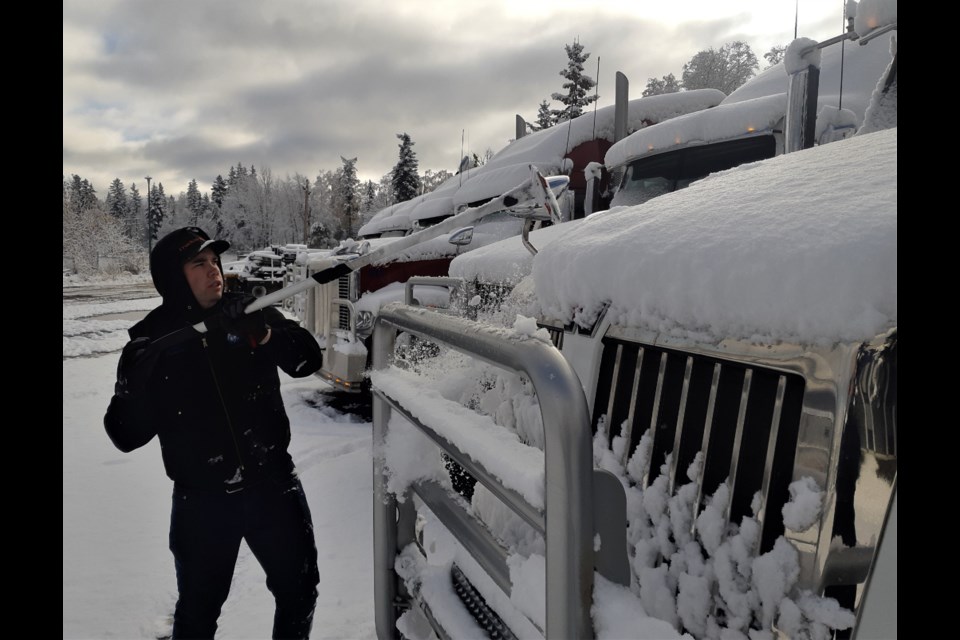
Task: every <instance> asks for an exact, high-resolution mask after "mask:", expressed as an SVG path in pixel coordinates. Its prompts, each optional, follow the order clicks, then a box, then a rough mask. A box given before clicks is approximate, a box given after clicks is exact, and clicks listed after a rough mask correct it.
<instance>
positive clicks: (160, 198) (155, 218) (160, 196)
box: [147, 182, 167, 240]
mask: <svg viewBox="0 0 960 640" xmlns="http://www.w3.org/2000/svg"><path fill="white" fill-rule="evenodd" d="M166 207H167V196H166V195H165V194H164V193H163V184H162V183H159V182H158V183H157V184H155V185H153V187H151V189H150V194H149V196H148V197H147V227H148V229H149V230H150V238H151V239H152V240H157V239H158V238H159V237H160V235H159V234H160V228H161V227H162V226H163V219H164V217H165V215H166Z"/></svg>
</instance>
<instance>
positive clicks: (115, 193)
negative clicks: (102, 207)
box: [106, 178, 127, 220]
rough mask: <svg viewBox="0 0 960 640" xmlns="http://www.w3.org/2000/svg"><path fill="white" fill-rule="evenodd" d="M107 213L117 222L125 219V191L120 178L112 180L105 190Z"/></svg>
mask: <svg viewBox="0 0 960 640" xmlns="http://www.w3.org/2000/svg"><path fill="white" fill-rule="evenodd" d="M106 205H107V211H108V212H109V213H110V215H112V216H113V217H114V218H116V219H117V220H125V219H126V217H127V190H126V189H125V188H124V186H123V183H122V182H120V178H114V179H113V182H111V183H110V187H109V188H108V189H107V202H106Z"/></svg>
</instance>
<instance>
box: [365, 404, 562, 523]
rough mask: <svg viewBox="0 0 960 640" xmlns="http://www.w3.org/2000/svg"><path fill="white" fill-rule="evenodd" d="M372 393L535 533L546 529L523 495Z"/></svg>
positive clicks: (535, 510)
mask: <svg viewBox="0 0 960 640" xmlns="http://www.w3.org/2000/svg"><path fill="white" fill-rule="evenodd" d="M373 393H374V395H376V396H377V397H379V398H382V399H383V400H384V401H386V402H387V403H388V404H389V405H390V408H391V409H392V410H394V411H396V412H397V413H399V414H400V415H401V416H403V417H404V419H405V420H407V421H408V422H410V423H411V424H412V425H414V426H415V427H417V428H418V429H420V431H422V432H423V434H424V435H425V436H427V437H428V438H430V439H431V440H433V442H434V444H436V445H437V446H438V447H440V448H441V449H443V451H444V452H445V453H446V454H447V455H449V456H450V457H451V458H453V459H454V460H457V463H458V464H459V465H460V466H461V467H463V468H464V469H465V470H466V472H467V473H469V474H470V475H472V476H473V477H474V478H476V479H477V481H478V482H480V484H482V485H483V486H485V487H486V488H487V489H488V490H489V491H490V493H492V494H493V495H495V496H496V497H497V498H498V499H499V500H500V501H501V502H503V503H504V504H505V505H507V506H508V507H510V509H511V510H512V511H513V512H514V513H516V514H517V515H518V516H520V517H521V518H523V519H524V521H525V522H526V523H527V524H529V525H530V526H531V527H533V528H534V529H536V530H537V532H538V533H540V534H543V533H544V532H545V531H546V528H545V526H544V517H543V513H542V512H541V511H539V510H538V509H535V508H533V507H532V506H530V504H529V503H528V502H527V501H526V500H524V499H523V496H521V495H520V494H519V493H517V492H516V491H514V490H513V489H509V488H507V487H504V486H503V485H502V484H500V481H499V480H497V479H496V478H495V477H494V476H492V475H491V474H490V473H488V472H487V470H486V469H485V468H484V467H483V466H482V465H480V464H478V463H477V462H475V461H474V460H473V458H471V457H470V456H468V455H467V454H465V453H464V452H463V451H462V450H461V449H460V448H459V447H457V446H456V445H455V444H453V443H452V442H450V441H449V440H447V439H446V438H444V437H443V436H441V435H440V434H439V433H437V432H436V431H434V430H433V429H431V428H430V427H428V426H427V425H425V424H423V423H422V422H420V420H418V419H417V418H416V417H414V416H413V415H412V414H411V413H410V412H409V411H407V410H406V409H404V408H403V407H402V406H401V405H400V404H399V403H398V402H397V401H396V400H394V399H393V398H391V397H390V396H388V395H387V394H385V393H384V392H382V391H381V390H380V389H373Z"/></svg>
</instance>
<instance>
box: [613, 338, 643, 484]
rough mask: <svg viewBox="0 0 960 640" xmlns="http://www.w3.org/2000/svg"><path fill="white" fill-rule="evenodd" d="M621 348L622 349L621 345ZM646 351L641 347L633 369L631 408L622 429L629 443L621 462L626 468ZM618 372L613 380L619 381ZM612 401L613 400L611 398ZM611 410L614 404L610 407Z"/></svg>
mask: <svg viewBox="0 0 960 640" xmlns="http://www.w3.org/2000/svg"><path fill="white" fill-rule="evenodd" d="M619 348H622V345H620V347H619ZM644 353H645V349H644V348H643V347H640V350H639V351H638V352H637V366H636V367H634V369H633V388H632V389H631V390H630V408H629V409H628V410H627V423H626V428H625V429H621V435H622V436H623V438H624V440H626V442H627V446H625V447H624V448H623V459H622V460H621V461H620V462H621V463H622V464H623V465H624V466H626V464H627V461H628V460H629V459H630V446H629V445H630V443H631V442H633V422H634V417H635V416H636V414H637V392H638V391H639V389H640V369H641V367H643V356H644ZM616 374H617V372H616V371H614V377H613V379H614V380H616V379H617V375H616ZM611 400H612V398H611ZM610 406H611V410H612V407H613V404H611V405H610Z"/></svg>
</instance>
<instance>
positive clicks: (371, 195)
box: [360, 180, 377, 218]
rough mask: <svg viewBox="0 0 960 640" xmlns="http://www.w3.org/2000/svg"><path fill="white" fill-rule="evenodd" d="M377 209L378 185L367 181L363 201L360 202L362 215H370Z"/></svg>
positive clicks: (364, 186)
mask: <svg viewBox="0 0 960 640" xmlns="http://www.w3.org/2000/svg"><path fill="white" fill-rule="evenodd" d="M376 208H377V183H376V182H374V181H373V180H367V181H366V182H365V183H364V185H363V199H362V200H361V202H360V214H361V218H362V217H363V215H362V214H364V213H370V212H371V211H375V210H376Z"/></svg>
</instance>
